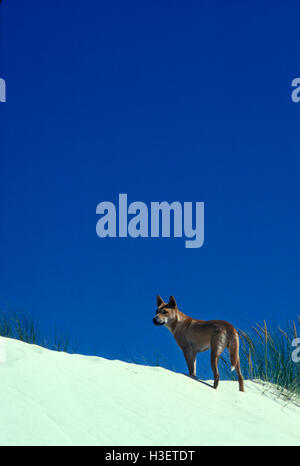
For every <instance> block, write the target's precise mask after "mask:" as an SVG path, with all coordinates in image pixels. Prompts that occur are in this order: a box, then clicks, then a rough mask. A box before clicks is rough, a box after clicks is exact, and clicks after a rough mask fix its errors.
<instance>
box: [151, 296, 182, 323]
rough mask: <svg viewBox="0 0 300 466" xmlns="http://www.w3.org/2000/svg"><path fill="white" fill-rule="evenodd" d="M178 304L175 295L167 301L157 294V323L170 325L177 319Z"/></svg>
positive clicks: (155, 320)
mask: <svg viewBox="0 0 300 466" xmlns="http://www.w3.org/2000/svg"><path fill="white" fill-rule="evenodd" d="M177 311H178V308H177V304H176V301H175V298H174V296H170V299H169V302H168V303H165V302H164V301H163V300H162V299H161V297H160V296H159V295H158V296H157V311H156V314H155V317H154V319H153V323H154V324H155V325H168V324H170V323H171V322H172V321H174V320H176V315H177Z"/></svg>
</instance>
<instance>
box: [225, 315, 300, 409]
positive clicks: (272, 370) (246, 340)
mask: <svg viewBox="0 0 300 466" xmlns="http://www.w3.org/2000/svg"><path fill="white" fill-rule="evenodd" d="M297 319H298V320H297V323H296V322H295V321H293V322H292V324H291V325H288V326H286V328H285V329H282V328H281V327H280V326H271V327H268V326H267V323H266V322H265V321H264V323H263V325H259V324H256V325H255V326H254V327H252V328H251V329H250V330H249V331H243V330H238V331H239V336H240V359H241V369H242V373H243V376H244V378H245V379H251V380H258V381H261V382H263V383H265V384H266V386H268V384H273V385H272V386H273V387H275V389H276V392H277V394H278V395H280V396H281V397H283V398H285V399H286V400H287V401H290V400H293V401H295V402H300V362H298V363H297V362H295V361H293V359H292V352H293V351H294V350H295V347H294V346H292V342H293V340H294V339H295V338H297V335H298V333H299V328H300V318H299V317H297ZM297 326H298V329H297ZM221 367H222V370H223V372H224V374H225V377H226V378H236V375H235V374H234V373H232V372H230V364H229V362H228V361H227V360H226V359H224V358H221ZM270 386H271V385H270Z"/></svg>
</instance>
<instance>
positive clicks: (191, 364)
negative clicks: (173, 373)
mask: <svg viewBox="0 0 300 466" xmlns="http://www.w3.org/2000/svg"><path fill="white" fill-rule="evenodd" d="M183 354H184V357H185V360H186V363H187V366H188V369H189V374H190V375H191V376H192V377H196V356H197V353H196V351H194V350H193V349H192V348H185V349H184V350H183Z"/></svg>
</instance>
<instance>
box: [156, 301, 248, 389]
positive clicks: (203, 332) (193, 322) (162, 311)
mask: <svg viewBox="0 0 300 466" xmlns="http://www.w3.org/2000/svg"><path fill="white" fill-rule="evenodd" d="M153 322H154V324H155V325H164V326H165V327H167V328H168V329H169V330H170V332H171V333H172V334H173V336H174V338H175V340H176V342H177V343H178V345H179V347H180V348H181V349H182V351H183V354H184V357H185V360H186V363H187V366H188V369H189V374H190V375H191V376H193V377H196V356H197V353H200V352H202V351H206V350H208V349H210V350H211V357H210V362H211V367H212V370H213V373H214V388H217V386H218V383H219V371H218V361H219V358H220V356H221V354H222V352H223V350H224V349H225V348H228V350H229V355H230V361H231V367H232V370H233V369H235V370H236V372H237V375H238V381H239V389H240V391H241V392H243V391H244V379H243V376H242V373H241V369H240V358H239V336H238V332H237V331H236V329H235V328H234V327H233V325H231V324H230V323H229V322H226V321H225V320H206V321H205V320H198V319H192V318H191V317H188V316H187V315H185V314H183V312H181V311H180V310H179V309H178V307H177V304H176V301H175V298H174V297H173V296H171V297H170V299H169V302H168V303H165V302H164V301H163V300H162V298H161V297H160V296H157V311H156V315H155V317H154V319H153Z"/></svg>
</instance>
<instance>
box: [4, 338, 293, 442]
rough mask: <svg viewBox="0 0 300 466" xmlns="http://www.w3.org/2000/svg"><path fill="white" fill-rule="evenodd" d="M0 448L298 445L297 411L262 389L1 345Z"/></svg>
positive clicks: (249, 384) (17, 343) (7, 341)
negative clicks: (211, 383)
mask: <svg viewBox="0 0 300 466" xmlns="http://www.w3.org/2000/svg"><path fill="white" fill-rule="evenodd" d="M3 343H4V346H5V350H6V362H2V363H1V364H0V412H1V421H2V422H1V424H0V445H173V446H174V445H177V446H178V445H300V408H297V407H294V406H289V407H287V408H283V407H282V403H280V402H278V401H276V400H275V399H273V398H272V396H270V395H267V396H266V395H263V394H262V388H261V387H260V385H258V384H255V383H253V382H246V392H245V393H240V392H239V391H238V384H237V382H226V381H225V382H224V381H223V382H222V381H221V383H220V386H219V388H218V390H217V391H216V390H214V389H212V388H210V387H209V386H208V385H206V384H204V383H201V382H198V381H196V380H192V379H190V378H189V377H187V376H185V375H183V374H176V373H173V372H170V371H167V370H165V369H161V368H155V367H148V366H138V365H135V364H127V363H124V362H121V361H110V360H107V359H103V358H98V357H87V356H82V355H69V354H66V353H58V352H54V351H49V350H46V349H44V348H41V347H39V346H35V345H29V344H26V343H22V342H20V341H16V340H11V339H2V345H3Z"/></svg>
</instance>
